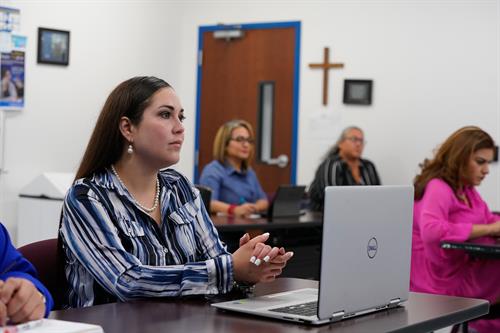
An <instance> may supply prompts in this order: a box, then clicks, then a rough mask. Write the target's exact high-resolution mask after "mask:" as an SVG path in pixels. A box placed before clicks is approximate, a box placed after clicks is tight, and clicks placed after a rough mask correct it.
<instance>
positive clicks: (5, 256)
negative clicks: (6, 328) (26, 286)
mask: <svg viewBox="0 0 500 333" xmlns="http://www.w3.org/2000/svg"><path fill="white" fill-rule="evenodd" d="M36 275H37V274H36V271H35V268H33V265H31V263H30V262H29V261H28V260H26V259H25V258H24V257H23V256H22V255H21V253H19V251H17V250H16V249H15V248H14V246H13V245H12V242H11V241H10V237H9V234H8V233H7V230H6V229H5V227H4V226H3V225H2V224H0V280H2V281H5V280H7V279H8V278H10V277H15V278H23V279H26V280H29V281H31V283H33V284H34V285H35V287H36V289H38V291H39V292H41V293H42V294H43V296H44V297H45V317H47V316H48V314H49V312H50V310H52V307H53V306H54V302H53V300H52V296H50V293H49V291H48V290H47V288H45V287H44V286H43V284H42V283H41V282H40V281H39V280H38V279H37V277H36Z"/></svg>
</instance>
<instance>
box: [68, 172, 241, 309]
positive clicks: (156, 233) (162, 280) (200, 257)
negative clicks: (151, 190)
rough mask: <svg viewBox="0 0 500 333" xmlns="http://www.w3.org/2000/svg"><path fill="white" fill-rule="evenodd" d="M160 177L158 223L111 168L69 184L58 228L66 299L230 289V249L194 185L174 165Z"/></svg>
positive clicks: (84, 302) (85, 301) (73, 302)
mask: <svg viewBox="0 0 500 333" xmlns="http://www.w3.org/2000/svg"><path fill="white" fill-rule="evenodd" d="M159 179H160V188H161V190H160V191H161V192H160V193H161V194H160V203H161V221H162V223H161V225H160V226H159V225H158V224H157V223H156V222H155V221H154V220H153V219H152V218H151V217H150V216H149V215H148V214H146V213H145V212H144V211H142V210H141V209H140V208H139V207H138V206H137V205H136V204H135V203H134V202H135V201H134V199H133V198H132V197H131V195H130V193H129V192H128V191H127V189H126V188H124V187H123V186H122V185H121V183H120V182H119V181H118V179H117V178H116V176H115V175H114V174H113V173H112V172H111V170H109V169H106V170H105V171H103V172H101V173H96V174H94V176H93V177H89V178H85V179H79V180H77V181H76V182H75V184H74V185H73V186H72V187H71V189H70V190H69V192H68V194H67V195H66V198H65V200H64V206H63V215H62V227H61V230H60V234H61V238H62V241H63V248H64V253H65V256H66V258H65V259H66V263H65V272H66V277H67V279H68V282H69V285H70V290H69V295H68V304H67V305H68V306H70V307H84V306H91V305H95V304H101V303H106V302H112V301H116V300H121V301H127V300H131V299H134V298H144V297H165V296H181V295H194V294H217V293H225V292H228V291H230V289H231V288H232V285H233V262H232V257H231V255H230V254H229V253H228V252H227V251H226V249H225V247H224V246H223V244H222V242H221V241H220V239H219V235H218V233H217V230H216V229H215V227H214V225H213V223H212V221H211V220H210V217H209V216H208V214H207V212H206V210H205V208H204V206H203V204H202V201H201V198H200V195H199V192H198V190H197V189H196V188H194V187H193V185H192V184H191V183H190V182H189V181H188V180H187V179H186V178H185V177H184V176H183V175H181V174H179V173H178V172H176V171H174V170H170V169H169V170H164V171H162V172H160V174H159Z"/></svg>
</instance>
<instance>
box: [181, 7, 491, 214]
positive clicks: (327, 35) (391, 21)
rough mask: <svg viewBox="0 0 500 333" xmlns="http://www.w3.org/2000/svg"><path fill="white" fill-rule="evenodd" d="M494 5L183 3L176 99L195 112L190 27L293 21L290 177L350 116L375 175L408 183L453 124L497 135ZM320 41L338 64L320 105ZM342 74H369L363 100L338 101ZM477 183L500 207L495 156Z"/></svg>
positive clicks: (188, 151)
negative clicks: (294, 125) (294, 127)
mask: <svg viewBox="0 0 500 333" xmlns="http://www.w3.org/2000/svg"><path fill="white" fill-rule="evenodd" d="M499 8H500V7H499V1H498V0H497V1H460V2H456V1H422V2H417V1H351V2H349V1H288V2H285V1H276V0H275V1H244V0H240V1H231V2H229V1H211V2H210V4H206V2H201V1H191V2H188V3H186V4H185V6H184V8H183V16H182V29H181V31H182V38H181V39H182V41H183V44H182V48H181V53H182V55H183V56H182V58H181V67H180V72H181V73H182V78H181V82H180V84H181V85H180V86H181V87H182V92H183V95H184V104H185V107H186V109H187V110H193V111H192V112H194V111H195V98H194V96H195V92H196V81H195V74H196V72H195V70H196V68H195V66H194V64H195V62H196V59H195V56H196V54H195V52H193V50H195V49H196V47H197V40H198V36H197V34H198V32H197V28H198V26H200V25H215V24H218V23H226V24H231V23H255V22H276V21H292V20H300V21H301V22H302V36H301V39H302V43H301V64H300V98H299V103H300V107H299V109H300V111H299V112H300V116H299V119H300V120H299V152H298V161H299V164H298V177H297V179H298V182H299V183H302V184H306V185H308V184H309V183H310V182H311V180H312V178H313V176H314V171H315V169H316V167H317V165H318V163H319V162H320V159H321V156H322V155H323V154H324V153H325V151H326V150H327V149H328V147H329V146H330V145H331V144H332V143H333V142H334V141H335V139H336V138H337V136H338V134H339V131H340V130H341V129H342V128H344V127H346V126H348V125H353V124H354V125H358V126H360V127H362V128H363V129H364V130H365V136H366V139H367V140H368V145H367V146H366V150H365V156H366V157H367V158H369V159H371V160H373V161H374V162H375V164H376V165H377V168H378V170H379V172H380V174H381V178H382V181H383V182H384V183H385V184H404V183H410V182H411V181H412V179H413V177H414V176H415V174H416V172H417V171H418V167H417V165H418V164H419V163H420V162H421V161H422V160H423V159H424V158H425V157H430V156H431V152H432V150H433V149H434V148H435V147H436V146H437V145H438V144H439V143H440V142H442V141H443V140H444V139H445V138H446V136H448V135H449V134H450V133H451V132H453V131H454V130H456V129H458V128H459V127H461V126H465V125H478V126H481V127H482V128H484V129H485V130H486V131H488V132H489V133H490V134H491V135H492V136H493V138H494V139H495V140H496V141H497V142H499V141H500V112H499V104H500V103H499V99H498V93H499V88H500V87H499V75H498V73H499V63H498V61H499V56H500V52H499V37H500V33H499V24H500V19H499V16H500V14H499V10H500V9H499ZM325 46H328V47H330V56H331V59H333V60H334V61H336V62H343V63H344V64H345V68H344V69H342V70H334V71H331V72H330V88H329V105H328V107H323V106H322V105H321V94H322V91H321V89H322V88H321V87H322V76H321V75H322V74H321V72H320V71H318V70H311V69H309V68H308V64H309V63H313V62H319V61H322V57H323V47H325ZM344 78H361V79H363V78H366V79H373V80H374V96H373V105H372V106H370V107H366V106H352V105H349V106H347V105H344V104H342V101H341V97H342V91H343V88H342V84H343V79H344ZM186 97H188V98H190V99H186ZM318 119H320V121H319V122H318ZM318 123H320V124H321V126H320V127H318ZM192 149H193V146H192V145H187V146H186V147H185V149H184V158H183V161H182V166H183V170H184V171H185V172H188V174H192V167H191V165H192V164H193V150H192ZM480 191H481V193H482V194H483V195H484V198H485V199H486V201H488V202H489V204H490V205H491V207H492V208H494V209H500V174H499V166H498V164H495V165H492V168H491V175H490V176H489V177H488V178H487V179H486V181H485V182H484V183H483V185H482V186H481V187H480Z"/></svg>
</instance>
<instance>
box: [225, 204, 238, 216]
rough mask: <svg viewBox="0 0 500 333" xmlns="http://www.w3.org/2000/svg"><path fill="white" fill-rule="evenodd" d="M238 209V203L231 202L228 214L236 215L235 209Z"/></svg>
mask: <svg viewBox="0 0 500 333" xmlns="http://www.w3.org/2000/svg"><path fill="white" fill-rule="evenodd" d="M235 209H236V205H234V204H231V205H229V208H228V209H227V214H228V215H234V210H235Z"/></svg>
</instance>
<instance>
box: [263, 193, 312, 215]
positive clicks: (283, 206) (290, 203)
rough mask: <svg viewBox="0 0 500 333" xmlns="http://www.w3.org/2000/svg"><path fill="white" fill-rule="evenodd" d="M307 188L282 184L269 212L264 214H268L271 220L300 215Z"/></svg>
mask: <svg viewBox="0 0 500 333" xmlns="http://www.w3.org/2000/svg"><path fill="white" fill-rule="evenodd" d="M305 190H306V187H305V186H296V185H280V186H279V187H278V190H277V191H276V195H275V196H274V199H273V201H272V202H271V204H270V205H269V209H268V210H267V213H266V214H262V215H264V216H267V217H268V219H269V220H272V219H274V218H280V217H297V216H300V215H301V212H300V204H301V201H302V198H303V197H304V193H305Z"/></svg>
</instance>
